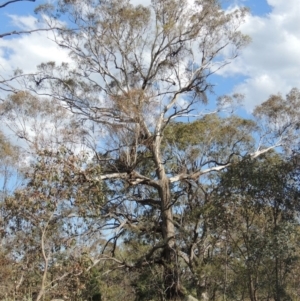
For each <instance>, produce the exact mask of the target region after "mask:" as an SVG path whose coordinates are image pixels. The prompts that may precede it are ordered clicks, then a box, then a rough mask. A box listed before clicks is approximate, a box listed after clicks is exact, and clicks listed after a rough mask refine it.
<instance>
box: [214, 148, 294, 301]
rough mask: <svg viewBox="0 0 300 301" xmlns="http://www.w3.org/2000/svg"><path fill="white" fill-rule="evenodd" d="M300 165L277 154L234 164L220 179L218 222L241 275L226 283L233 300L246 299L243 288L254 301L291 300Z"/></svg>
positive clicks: (232, 266) (233, 265) (233, 267)
mask: <svg viewBox="0 0 300 301" xmlns="http://www.w3.org/2000/svg"><path fill="white" fill-rule="evenodd" d="M298 164H299V163H295V161H294V159H291V158H290V157H289V158H288V159H287V158H284V157H283V156H282V154H281V155H279V154H276V153H274V152H273V153H269V154H265V155H264V156H263V157H261V158H258V159H256V160H254V161H249V160H246V161H245V162H239V163H238V164H235V165H232V166H231V167H229V168H228V171H227V172H225V173H223V175H222V176H221V182H220V185H219V186H218V189H217V190H216V195H217V199H219V200H217V199H216V203H217V204H218V205H217V206H219V207H221V208H222V210H223V215H222V216H221V217H220V218H219V223H220V225H223V231H226V235H227V238H228V254H229V267H230V270H231V271H233V272H234V274H236V275H234V277H233V278H232V279H233V281H232V282H231V283H230V282H228V284H227V285H228V290H227V292H228V293H230V294H229V296H228V297H229V298H230V297H231V298H233V299H239V298H241V295H239V294H241V292H240V291H239V289H237V286H239V285H243V286H244V288H245V289H246V290H247V292H245V291H244V294H245V295H248V297H249V298H250V300H252V301H255V300H259V299H261V298H274V300H286V299H289V298H290V297H289V293H291V292H290V291H289V287H288V284H289V280H288V279H289V277H291V276H292V268H293V266H294V265H295V262H296V261H297V260H298V258H297V246H296V245H297V243H296V241H297V240H298V239H299V233H298V227H299V224H298V219H299V206H298V198H299V178H298V176H297V174H298V169H299V165H298ZM221 227H222V226H221ZM235 277H237V278H236V279H237V280H236V281H235V280H234V279H235ZM230 295H231V296H230Z"/></svg>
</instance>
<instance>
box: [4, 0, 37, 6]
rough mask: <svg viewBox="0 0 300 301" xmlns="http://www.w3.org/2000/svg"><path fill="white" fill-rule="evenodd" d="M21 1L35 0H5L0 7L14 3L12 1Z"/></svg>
mask: <svg viewBox="0 0 300 301" xmlns="http://www.w3.org/2000/svg"><path fill="white" fill-rule="evenodd" d="M23 1H28V2H35V0H11V1H7V2H5V3H3V4H0V8H3V7H5V6H7V5H9V4H11V3H14V2H23Z"/></svg>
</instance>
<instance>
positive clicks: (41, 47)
mask: <svg viewBox="0 0 300 301" xmlns="http://www.w3.org/2000/svg"><path fill="white" fill-rule="evenodd" d="M10 18H11V21H12V24H14V26H15V27H16V28H17V29H21V30H34V29H37V28H38V25H39V26H40V27H42V24H38V23H37V19H36V18H34V17H33V16H16V15H10ZM52 40H53V36H52V34H51V32H34V33H31V34H23V35H20V36H18V35H14V36H12V37H11V38H6V39H0V74H1V76H2V77H5V76H6V77H8V76H9V75H10V74H12V73H13V70H16V69H21V70H23V71H24V72H25V73H30V72H34V71H35V70H36V66H37V65H39V64H41V63H42V62H48V61H56V62H57V63H61V62H70V59H69V57H68V52H67V51H65V50H64V49H61V48H60V47H58V46H57V45H56V44H55V43H53V41H52Z"/></svg>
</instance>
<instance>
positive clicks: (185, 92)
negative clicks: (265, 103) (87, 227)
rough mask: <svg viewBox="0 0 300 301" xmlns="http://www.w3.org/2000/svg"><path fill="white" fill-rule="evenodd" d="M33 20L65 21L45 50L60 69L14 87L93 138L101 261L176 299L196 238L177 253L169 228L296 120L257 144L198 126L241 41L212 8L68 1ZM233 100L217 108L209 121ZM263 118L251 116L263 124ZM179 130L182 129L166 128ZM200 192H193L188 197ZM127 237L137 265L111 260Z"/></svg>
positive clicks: (231, 131)
mask: <svg viewBox="0 0 300 301" xmlns="http://www.w3.org/2000/svg"><path fill="white" fill-rule="evenodd" d="M37 11H38V12H41V13H43V15H46V16H47V17H46V20H47V22H48V24H49V28H57V27H58V26H61V24H62V21H64V20H68V22H67V23H65V27H61V28H60V30H59V31H57V32H56V36H55V38H54V40H55V42H56V43H57V44H58V45H59V46H61V47H62V48H64V49H67V50H69V53H70V58H71V59H72V63H70V64H67V63H63V64H62V65H60V66H56V65H55V63H53V62H49V63H44V64H41V65H40V66H39V69H38V71H37V73H36V74H35V75H32V76H29V77H27V80H26V82H25V83H26V85H27V88H28V89H30V90H31V91H34V92H36V93H39V94H42V95H48V96H51V97H53V98H54V99H56V100H57V101H59V102H61V104H62V105H63V106H67V107H68V108H69V109H70V111H71V112H72V113H73V114H74V115H76V116H77V118H78V120H81V122H82V124H88V125H89V127H90V130H91V131H92V132H94V133H97V134H99V141H98V143H97V145H96V146H95V147H94V154H95V156H94V160H95V164H98V165H100V166H101V172H102V174H101V175H100V176H98V177H97V178H93V177H86V180H87V181H95V180H98V181H100V182H101V181H102V182H105V185H106V187H107V201H106V204H105V205H103V207H102V209H101V213H102V217H101V218H102V221H103V220H104V221H105V223H106V228H105V229H106V230H110V234H108V236H109V239H108V243H107V244H106V245H104V247H103V252H104V253H105V249H107V250H108V251H109V252H108V251H107V253H105V254H106V256H108V254H110V256H111V257H112V258H114V260H115V262H116V263H117V264H118V266H119V267H126V268H128V269H134V268H138V267H143V265H145V264H160V265H161V266H162V267H163V269H164V276H163V279H164V287H163V291H164V293H165V296H166V297H167V299H176V298H179V299H180V298H182V297H183V296H184V294H185V291H184V288H183V286H182V283H181V280H180V273H181V272H180V271H181V267H180V264H179V263H180V262H181V261H182V260H183V261H184V262H185V264H186V265H187V266H188V267H189V268H191V267H192V264H191V262H193V260H194V258H195V256H194V254H195V252H197V250H196V249H198V248H199V244H200V241H199V240H198V237H201V233H202V232H203V229H204V228H203V227H201V225H200V224H199V223H197V222H195V224H194V226H190V228H188V227H187V228H186V229H185V231H190V230H191V229H193V231H194V241H193V239H192V240H191V241H190V242H189V248H185V247H183V248H181V245H182V244H184V241H181V239H183V238H184V235H183V234H181V235H179V233H180V231H181V229H182V228H184V227H183V226H182V225H181V224H180V222H179V221H180V216H184V215H185V209H184V208H185V206H186V207H188V206H191V204H192V203H193V202H194V203H195V204H194V205H193V206H194V207H195V206H196V207H197V204H199V205H200V206H201V202H202V201H203V200H205V196H206V195H207V193H206V185H207V183H208V181H210V174H211V173H212V172H214V171H219V170H222V169H224V168H226V167H228V166H230V165H231V164H232V162H233V161H234V160H239V159H240V158H241V157H243V156H249V157H250V158H255V157H257V156H259V155H260V154H262V153H265V152H267V151H269V150H270V149H273V148H275V147H277V146H281V145H283V143H284V142H285V141H286V135H287V134H291V133H293V131H294V130H295V129H297V127H296V123H297V122H296V121H295V120H296V119H297V117H296V115H295V114H292V113H294V112H291V111H287V112H286V116H292V117H290V119H289V121H290V123H289V124H286V127H283V126H284V125H285V124H284V122H283V121H282V122H279V123H278V122H277V120H275V123H276V125H275V126H274V127H273V128H272V127H270V125H271V124H272V122H269V123H268V124H267V125H266V126H265V127H264V128H262V132H261V133H260V134H261V135H260V137H261V140H260V141H259V144H258V145H257V144H256V143H255V140H254V139H252V138H251V133H252V132H254V131H255V130H256V129H257V127H256V125H255V124H254V123H253V122H251V121H245V120H242V119H241V118H238V117H229V118H225V119H221V118H220V117H218V116H217V115H216V114H211V117H203V112H204V106H203V105H204V104H206V103H207V102H208V97H207V95H208V93H209V92H210V91H212V90H213V84H212V83H211V82H210V78H211V76H212V75H213V74H216V73H217V72H218V70H220V69H221V68H223V67H225V66H226V65H227V64H229V63H230V62H231V61H232V60H233V59H235V58H236V57H237V56H238V54H239V51H240V50H241V49H242V48H243V47H244V46H245V45H246V44H247V43H248V42H249V38H248V37H247V36H244V35H243V34H242V33H241V32H240V31H239V26H240V24H241V23H242V22H243V20H244V17H245V15H246V13H247V10H246V9H244V8H241V9H235V10H233V11H224V10H223V9H222V7H221V6H220V3H219V2H218V1H216V0H200V1H187V0H183V1H182V0H180V1H179V0H167V1H166V0H153V1H151V4H149V5H148V6H143V5H133V4H131V3H130V2H129V1H126V0H121V1H116V0H113V1H90V0H86V1H76V0H74V1H59V2H58V6H57V7H54V9H53V10H52V9H51V6H50V5H44V6H41V7H39V8H38V9H37ZM60 18H61V19H60ZM238 98H239V96H238V95H234V97H223V98H220V99H219V102H218V105H217V106H216V109H215V112H214V113H217V112H218V111H219V110H220V109H221V107H223V108H227V109H228V108H229V107H230V103H231V102H233V101H234V100H235V99H238ZM296 102H299V97H298V98H296ZM297 110H299V109H298V108H297ZM269 113H270V112H268V110H266V109H261V110H258V111H257V114H258V116H260V117H265V116H266V118H269V119H272V118H273V117H274V116H271V115H270V114H269ZM189 119H191V120H193V123H192V124H189V125H188V124H184V123H183V124H180V123H177V122H178V121H181V122H184V121H187V120H189ZM275 119H276V118H275ZM261 120H263V118H261ZM272 120H274V118H273V119H272ZM180 125H181V126H182V127H181V129H182V130H183V131H184V132H185V133H183V132H181V133H180ZM267 126H269V127H267ZM172 131H173V138H172ZM186 131H191V132H192V133H193V134H194V133H195V134H196V136H193V135H192V134H191V135H189V133H188V132H186ZM164 135H165V136H166V137H167V136H168V135H169V136H168V138H165V139H164ZM174 135H175V136H174ZM180 135H181V136H182V137H181V138H180V139H179V137H180ZM201 182H202V184H203V185H202V186H201V185H200V187H204V188H203V189H202V188H197V189H196V188H194V186H193V185H196V186H197V187H199V186H198V183H201ZM190 188H191V189H190ZM189 189H190V190H189ZM193 189H194V190H195V191H194V193H192V194H191V195H192V197H191V199H189V197H188V191H190V192H191V191H192V190H193ZM201 189H202V192H201ZM193 206H192V207H193ZM192 207H190V208H192ZM181 220H183V219H181ZM182 233H183V232H182ZM135 235H137V236H138V237H139V238H140V239H141V240H142V241H143V244H144V245H145V246H144V249H143V250H144V251H143V252H142V254H140V256H138V257H137V258H135V259H131V260H126V259H124V258H116V254H117V252H116V250H117V247H118V241H119V239H130V238H132V237H135ZM181 249H183V250H181Z"/></svg>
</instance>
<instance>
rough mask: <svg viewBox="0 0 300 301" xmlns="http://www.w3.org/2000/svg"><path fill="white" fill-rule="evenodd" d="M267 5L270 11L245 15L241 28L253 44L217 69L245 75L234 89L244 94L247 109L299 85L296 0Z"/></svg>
mask: <svg viewBox="0 0 300 301" xmlns="http://www.w3.org/2000/svg"><path fill="white" fill-rule="evenodd" d="M268 4H269V5H270V6H272V11H271V12H270V13H269V14H267V15H265V16H261V17H260V16H253V15H250V16H248V17H247V19H246V22H245V24H243V26H242V31H243V32H244V33H246V34H248V35H249V36H250V37H251V38H252V43H251V44H250V45H249V46H248V47H247V48H246V49H245V50H244V51H243V52H242V54H241V56H240V57H239V58H238V59H237V60H236V61H235V62H233V63H232V64H231V65H229V66H228V67H227V68H226V69H224V70H223V71H221V72H220V74H222V75H223V76H230V75H238V74H240V75H244V76H246V79H245V80H244V82H242V83H240V84H238V85H237V86H236V87H235V88H234V91H235V92H242V93H244V94H245V97H246V98H245V100H246V103H245V105H246V108H247V109H248V110H252V109H253V108H254V106H255V105H257V104H260V103H261V102H262V101H264V100H266V99H267V98H268V96H269V95H270V94H277V93H278V92H280V93H282V94H286V93H288V92H289V90H290V89H291V88H293V87H300V72H299V70H300V55H299V49H300V30H299V26H298V24H299V16H300V5H299V0H289V1H286V0H268Z"/></svg>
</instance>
